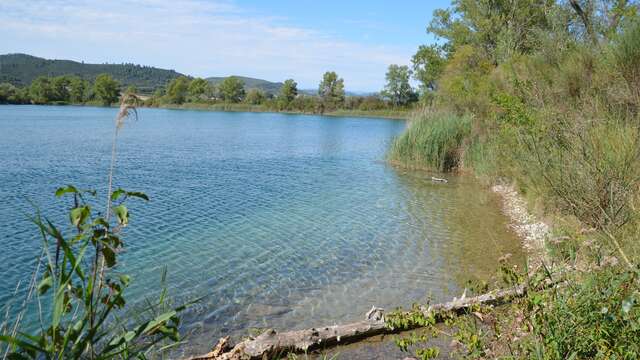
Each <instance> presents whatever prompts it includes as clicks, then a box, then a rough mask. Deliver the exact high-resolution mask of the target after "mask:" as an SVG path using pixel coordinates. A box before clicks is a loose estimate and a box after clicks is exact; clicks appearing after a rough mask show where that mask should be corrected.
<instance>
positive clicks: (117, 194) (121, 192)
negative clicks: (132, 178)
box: [111, 188, 127, 201]
mask: <svg viewBox="0 0 640 360" xmlns="http://www.w3.org/2000/svg"><path fill="white" fill-rule="evenodd" d="M126 193H127V192H126V191H124V189H122V188H120V189H118V190H116V191H114V192H113V193H111V201H116V200H118V198H119V197H120V196H122V195H124V194H126Z"/></svg>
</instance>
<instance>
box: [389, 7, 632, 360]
mask: <svg viewBox="0 0 640 360" xmlns="http://www.w3.org/2000/svg"><path fill="white" fill-rule="evenodd" d="M631 10H633V9H631ZM631 10H630V11H631ZM459 11H460V13H459V15H460V16H462V17H463V18H464V17H466V16H470V15H469V14H468V13H467V11H470V10H469V9H467V8H465V9H461V10H459ZM527 11H531V12H532V13H537V12H536V10H535V9H533V8H531V9H527ZM553 11H557V13H555V14H554V13H553ZM570 11H571V8H565V7H562V6H561V5H557V6H556V8H555V9H552V11H550V12H548V13H545V14H539V16H541V17H543V18H544V21H541V23H540V24H539V26H540V27H543V28H544V29H543V30H544V31H540V30H541V29H537V30H535V31H534V30H532V34H535V37H536V38H535V40H533V39H532V41H533V42H532V45H531V47H529V48H526V49H522V50H519V51H514V52H513V53H511V54H509V55H508V56H505V54H502V53H498V51H499V50H500V49H499V48H496V47H491V46H490V44H488V43H486V42H483V41H485V40H486V39H487V38H481V39H478V40H477V42H468V43H455V42H456V41H458V40H457V39H456V38H451V39H449V41H450V42H451V43H450V45H452V49H453V50H452V51H451V52H450V53H449V54H448V58H447V60H446V65H445V66H444V67H443V69H442V71H441V73H440V74H439V77H438V79H437V91H435V92H434V93H433V94H432V95H433V98H434V101H433V104H432V108H431V109H430V110H428V111H424V112H422V113H419V114H416V115H415V116H414V118H413V120H412V123H411V125H410V126H409V127H408V128H407V130H406V131H405V133H403V134H402V135H401V136H399V137H398V138H397V139H396V140H395V142H394V143H393V146H392V147H391V148H390V150H389V154H388V158H389V159H390V160H391V161H392V162H393V163H395V164H398V165H401V166H407V167H424V168H431V169H434V170H438V171H455V170H456V169H460V168H463V169H465V170H466V171H468V172H471V173H473V174H475V175H476V176H477V177H479V178H480V179H482V180H483V181H485V182H486V183H488V184H490V183H495V182H500V181H502V182H504V181H506V182H509V183H513V184H515V185H516V187H517V188H518V189H519V191H520V192H521V193H522V194H523V195H524V196H525V197H526V199H527V200H528V202H529V206H530V208H531V209H532V210H533V211H535V212H536V214H537V215H538V216H540V217H541V218H545V219H547V221H548V222H549V223H550V224H551V225H552V227H553V231H552V233H551V234H550V236H549V237H548V238H547V239H546V242H545V247H546V251H547V253H548V254H549V259H550V260H548V262H547V263H545V264H544V265H543V267H542V268H540V269H537V270H535V271H531V272H529V273H527V271H526V270H525V269H519V270H517V271H514V270H513V269H506V270H507V271H506V274H507V275H506V276H504V271H503V276H502V279H503V280H504V279H508V281H507V285H508V284H513V283H515V282H518V283H528V284H531V283H540V281H543V280H548V281H562V282H563V284H564V285H563V286H561V287H554V288H552V289H548V290H540V291H535V292H531V293H530V294H529V295H528V296H526V297H525V298H523V299H521V300H518V301H515V302H514V303H513V304H512V305H509V307H508V309H506V311H504V312H500V313H496V312H495V310H493V309H478V311H479V314H480V315H479V316H475V318H474V316H471V318H466V319H465V320H462V325H460V324H458V325H456V326H457V327H458V331H457V332H456V333H455V336H454V338H455V341H456V342H457V344H458V346H459V348H458V350H459V353H460V354H461V355H462V356H463V357H468V358H478V357H482V358H486V357H507V358H536V359H567V358H574V359H585V358H626V359H635V358H638V357H640V345H639V343H638V342H637V339H638V338H640V280H639V279H640V273H639V267H638V264H640V242H639V241H638V239H639V235H640V234H639V232H640V216H639V212H638V208H639V207H640V185H639V184H640V126H639V124H640V91H639V90H638V89H640V61H638V59H640V22H638V20H632V19H633V16H635V15H633V16H631V15H630V18H629V19H628V21H627V22H621V23H620V24H619V27H618V28H616V29H615V30H614V31H613V32H609V33H602V34H601V35H594V36H587V37H585V36H584V35H585V33H581V34H577V33H575V32H572V30H571V28H570V27H569V26H567V27H562V26H558V24H555V25H554V26H551V23H553V22H554V21H560V20H559V18H551V16H560V14H562V16H569V15H570V14H571V12H570ZM630 14H635V12H633V13H631V12H630ZM466 20H468V21H469V22H473V21H475V19H472V18H466ZM496 21H497V22H499V21H500V20H496ZM505 27H507V25H505ZM455 30H456V29H452V31H455ZM472 31H476V32H478V31H481V30H477V29H474V30H472ZM590 31H595V30H593V29H591V30H590ZM487 36H489V35H487ZM505 36H511V35H507V34H505ZM532 36H534V35H532ZM483 39H484V40H483ZM454 43H455V45H454ZM503 270H505V269H503ZM497 314H499V316H498V315H497ZM484 318H490V319H493V320H492V321H493V322H492V323H491V326H490V328H489V329H487V327H486V326H484V327H483V323H484V325H486V324H487V323H486V322H485V321H483V320H482V319H484ZM423 350H424V349H423ZM425 351H426V350H425ZM422 353H424V352H422Z"/></svg>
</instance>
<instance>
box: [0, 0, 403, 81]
mask: <svg viewBox="0 0 640 360" xmlns="http://www.w3.org/2000/svg"><path fill="white" fill-rule="evenodd" d="M0 38H5V39H7V41H3V42H1V43H0V52H3V53H6V52H18V51H21V52H27V53H32V54H33V55H37V56H43V57H57V58H73V59H76V60H86V61H89V62H136V63H141V64H145V65H153V66H160V67H168V68H174V69H176V70H178V71H181V72H185V73H188V74H192V75H196V76H216V75H228V74H237V75H246V76H255V77H262V78H266V79H269V80H283V79H285V78H288V77H293V78H294V79H296V80H297V81H298V83H299V84H300V85H301V86H302V87H315V86H316V84H317V82H318V81H319V79H320V77H321V75H322V73H323V72H324V71H326V70H335V71H337V72H338V73H339V74H340V75H341V76H343V77H344V78H345V83H346V85H347V88H348V89H350V90H377V89H380V88H381V87H382V86H383V83H384V73H385V70H386V67H387V65H388V64H391V63H407V61H408V59H409V57H410V55H411V52H412V51H413V49H406V48H399V47H395V46H390V45H370V44H365V43H358V42H354V41H347V40H344V39H341V38H339V37H337V36H335V35H330V34H327V33H323V32H322V31H318V30H315V29H308V28H301V27H296V26H289V25H287V20H286V19H283V18H277V17H273V16H267V15H262V14H255V13H252V12H250V11H249V10H247V9H243V8H241V7H239V6H238V5H236V4H235V3H233V2H229V1H202V0H183V1H160V0H118V1H82V0H68V1H62V0H59V1H38V0H37V1H20V0H0Z"/></svg>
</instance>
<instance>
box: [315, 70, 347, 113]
mask: <svg viewBox="0 0 640 360" xmlns="http://www.w3.org/2000/svg"><path fill="white" fill-rule="evenodd" d="M318 95H320V97H321V98H322V100H323V101H324V102H326V103H328V104H331V105H337V104H338V103H342V102H344V80H343V79H341V78H338V74H336V73H335V72H334V71H327V72H325V73H324V75H323V76H322V81H321V82H320V86H319V87H318Z"/></svg>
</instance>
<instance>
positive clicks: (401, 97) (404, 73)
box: [383, 65, 416, 106]
mask: <svg viewBox="0 0 640 360" xmlns="http://www.w3.org/2000/svg"><path fill="white" fill-rule="evenodd" d="M410 78H411V70H409V67H408V66H406V65H403V66H399V65H389V70H388V71H387V74H386V79H387V85H386V86H385V88H384V91H383V95H384V96H385V97H387V98H389V100H391V103H392V104H393V105H394V106H404V105H407V104H408V103H410V102H411V101H413V100H415V99H416V94H415V92H414V91H413V89H412V88H411V84H409V79H410Z"/></svg>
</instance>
